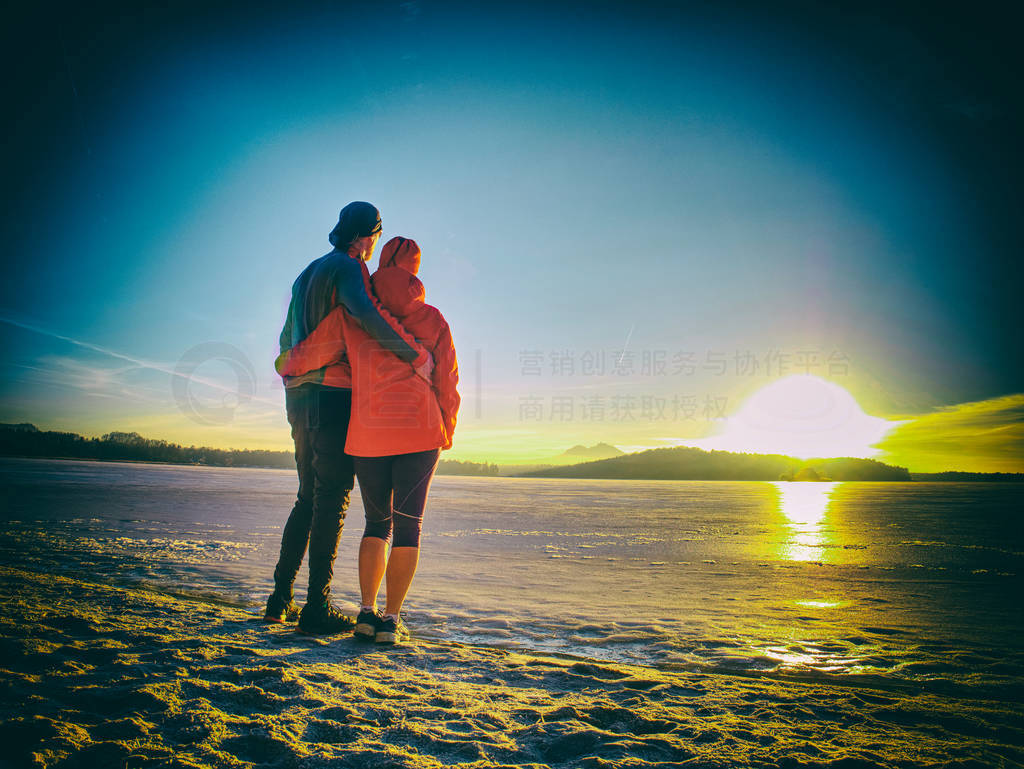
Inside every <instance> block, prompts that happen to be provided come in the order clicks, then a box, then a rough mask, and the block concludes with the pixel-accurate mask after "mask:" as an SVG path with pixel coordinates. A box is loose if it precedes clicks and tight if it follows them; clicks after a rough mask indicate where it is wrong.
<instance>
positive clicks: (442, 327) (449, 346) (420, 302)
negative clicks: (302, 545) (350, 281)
mask: <svg viewBox="0 0 1024 769" xmlns="http://www.w3.org/2000/svg"><path fill="white" fill-rule="evenodd" d="M419 265H420V249H419V246H417V245H416V243H415V241H412V240H410V239H408V238H401V237H398V238H392V239H391V240H389V241H388V242H387V243H385V244H384V248H383V249H382V250H381V255H380V266H379V267H378V268H377V271H376V272H375V273H374V274H373V275H372V277H371V278H370V282H371V284H372V286H373V290H374V293H375V294H376V295H377V298H378V299H379V300H380V302H381V304H382V305H383V306H384V307H385V309H387V310H388V311H389V312H390V313H391V314H392V315H394V316H395V317H396V318H397V319H398V320H399V321H400V322H401V324H402V325H403V326H404V327H405V329H406V330H407V331H408V332H409V333H411V334H412V335H413V336H415V337H416V339H417V340H418V341H419V342H420V343H421V344H422V345H423V346H424V347H425V348H426V349H427V350H429V351H430V353H431V355H433V358H434V371H433V374H432V376H431V382H429V383H428V382H427V381H426V380H424V379H423V378H422V377H420V376H418V375H417V374H416V373H415V371H414V370H413V369H412V368H411V367H410V366H409V364H408V363H405V362H403V361H402V360H400V359H399V358H397V357H395V355H394V354H392V353H390V352H388V351H387V350H385V349H384V347H382V346H381V345H380V343H378V342H377V341H375V340H374V339H373V338H372V337H370V335H369V334H367V333H366V332H365V331H364V330H363V329H362V327H361V326H359V324H358V323H356V321H355V320H354V319H353V318H352V317H351V316H350V315H349V314H348V313H347V312H346V311H345V308H344V307H342V306H340V305H339V306H338V307H335V308H334V309H333V310H332V311H331V312H330V313H329V314H328V315H327V317H325V318H324V319H323V320H322V321H321V322H320V324H319V325H318V326H317V327H316V328H315V329H314V330H313V331H312V333H310V334H309V336H307V337H306V338H305V339H303V340H302V342H300V343H299V344H298V345H296V346H295V347H293V348H292V349H291V350H290V351H289V354H288V356H287V360H285V361H283V362H282V364H281V365H280V366H279V368H278V372H279V373H280V374H282V375H285V376H296V375H299V374H302V373H304V372H306V371H310V370H313V369H317V368H320V367H322V366H323V365H325V363H327V362H329V361H331V360H334V359H336V358H337V355H338V351H339V350H340V349H347V350H348V359H349V363H350V364H351V366H352V415H351V418H350V420H349V426H348V439H347V442H346V444H345V451H346V453H348V454H351V455H353V456H358V457H382V456H390V455H393V454H408V453H410V452H414V451H426V450H428V449H435V448H442V449H449V448H451V447H452V435H453V433H454V432H455V422H456V418H457V416H458V411H459V403H460V400H461V399H460V397H459V393H458V390H457V389H456V387H457V385H458V382H459V367H458V362H457V360H456V358H455V345H454V343H453V341H452V335H451V329H450V328H449V327H448V323H447V322H446V321H445V319H444V316H443V315H441V312H440V310H438V309H437V308H436V307H432V306H431V305H429V304H426V303H425V301H424V298H425V295H426V291H425V289H424V287H423V283H422V282H421V281H420V279H419V278H417V277H416V274H415V273H416V272H418V271H419Z"/></svg>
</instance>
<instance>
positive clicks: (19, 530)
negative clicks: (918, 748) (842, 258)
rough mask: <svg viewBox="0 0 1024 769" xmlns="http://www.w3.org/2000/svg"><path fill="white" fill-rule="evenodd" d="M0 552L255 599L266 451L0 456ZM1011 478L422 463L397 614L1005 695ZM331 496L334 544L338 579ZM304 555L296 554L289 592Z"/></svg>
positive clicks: (261, 575) (678, 655) (1008, 687)
mask: <svg viewBox="0 0 1024 769" xmlns="http://www.w3.org/2000/svg"><path fill="white" fill-rule="evenodd" d="M0 478H2V485H3V490H4V493H3V501H2V508H0V509H2V514H0V515H2V517H0V520H2V528H0V558H2V561H3V563H4V564H6V565H9V566H14V567H16V568H20V569H26V570H30V571H34V572H37V573H59V574H64V575H69V576H74V577H76V578H79V579H86V580H90V581H93V582H97V581H99V582H107V583H113V584H121V585H140V584H141V585H145V586H148V587H150V588H155V589H157V590H160V591H163V592H167V593H170V594H175V595H184V596H192V597H197V598H200V599H203V600H208V601H216V602H225V603H230V604H238V605H244V606H248V607H252V609H253V610H254V611H257V610H260V609H261V608H262V605H263V602H264V600H265V597H266V595H267V592H268V591H269V589H270V587H271V575H272V572H273V568H274V564H275V561H276V557H277V548H278V545H279V541H280V531H281V527H282V525H283V524H284V520H285V518H286V516H287V514H288V511H289V509H290V507H291V504H292V501H293V498H294V494H295V489H296V479H295V475H294V473H293V472H290V471H283V470H260V469H232V468H208V467H179V466H167V465H149V464H133V463H99V462H85V461H73V460H30V459H4V460H0ZM1022 492H1024V488H1022V487H1021V486H1020V485H1015V484H1010V483H783V482H779V483H768V482H764V483H762V482H723V481H707V482H703V481H615V480H561V479H525V478H471V477H454V476H438V477H436V478H435V479H434V482H433V485H432V487H431V492H430V499H429V501H428V505H427V514H426V518H425V524H424V537H423V552H422V559H421V567H420V571H419V573H418V575H417V577H416V581H415V582H414V584H413V588H412V591H411V595H410V598H409V600H408V602H407V606H406V609H407V614H408V621H409V624H410V626H411V627H412V629H413V632H414V633H415V634H417V635H419V636H421V637H424V638H438V639H445V640H452V641H459V642H463V643H470V644H478V645H485V646H503V647H509V648H521V649H524V650H536V651H542V652H555V653H563V654H569V655H574V656H580V657H588V658H593V659H598V660H609V661H616V662H629V663H640V664H644V665H650V666H653V667H659V668H665V669H681V670H686V669H694V670H701V671H704V672H714V671H720V672H723V673H729V674H733V675H748V676H756V677H769V678H770V677H784V678H786V679H791V678H807V679H813V680H818V681H820V680H823V679H824V680H828V681H832V682H835V683H840V684H843V685H854V686H856V685H867V686H872V687H884V688H895V689H907V690H909V691H924V692H934V693H942V694H949V695H954V696H960V697H965V698H977V699H993V700H1003V701H1006V702H1015V701H1019V700H1020V699H1021V695H1022V694H1024V692H1022V687H1021V681H1022V674H1024V644H1022V643H1021V638H1022V636H1024V612H1021V594H1022V593H1021V587H1022V579H1021V574H1022V567H1024V563H1022V559H1024V524H1022V519H1021V513H1022V504H1021V502H1022V499H1024V493H1022ZM362 520H363V512H362V504H361V501H360V499H359V494H358V489H356V491H355V492H354V493H353V495H352V505H351V507H350V509H349V512H348V519H347V522H346V530H345V532H344V534H343V536H342V545H341V548H340V551H339V555H338V560H337V563H336V566H335V580H334V595H335V600H336V602H337V603H338V604H339V605H341V606H342V607H346V606H347V607H349V608H353V607H354V601H356V599H357V597H358V596H357V588H356V570H355V553H356V548H357V546H358V540H359V537H360V535H361V532H362ZM304 586H305V570H303V572H302V573H300V575H299V581H298V584H297V592H298V594H299V598H300V600H301V597H302V593H303V592H304Z"/></svg>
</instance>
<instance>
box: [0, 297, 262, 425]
mask: <svg viewBox="0 0 1024 769" xmlns="http://www.w3.org/2000/svg"><path fill="white" fill-rule="evenodd" d="M0 323H6V324H7V325H9V326H15V327H17V328H23V329H25V330H26V331H32V332H34V333H36V334H42V335H43V336H48V337H51V338H53V339H60V340H61V341H62V342H68V343H69V344H73V345H75V346H77V347H81V348H83V349H85V350H92V351H93V352H98V353H100V354H101V355H107V356H109V357H111V358H117V359H118V360H123V361H127V362H128V363H132V364H134V365H136V366H138V367H140V368H145V369H150V370H152V371H159V372H160V373H162V374H167V375H168V376H170V377H176V378H181V379H187V380H188V381H191V382H196V383H198V384H202V385H206V386H207V387H212V388H213V389H215V390H220V391H221V392H224V393H231V394H235V388H233V387H226V386H225V385H223V384H221V383H220V382H215V381H213V380H212V379H204V378H202V377H197V376H194V375H190V376H187V377H186V376H183V375H182V374H179V373H178V372H177V371H175V370H174V369H172V368H168V367H167V366H165V365H163V364H160V363H155V362H153V361H149V360H143V359H142V358H135V357H132V356H131V355H125V354H124V353H120V352H117V350H111V349H109V348H107V347H100V346H99V345H97V344H92V343H91V342H83V341H82V340H80V339H72V338H71V337H70V336H65V335H64V334H58V333H56V332H55V331H50V330H48V329H45V328H40V327H39V326H34V325H32V324H30V323H22V322H21V321H17V320H13V319H11V318H3V317H0ZM250 400H254V401H257V402H259V403H262V404H264V405H267V406H273V407H274V408H275V409H276V408H280V406H281V404H280V403H278V402H277V401H275V400H271V399H270V398H265V397H261V396H258V395H256V394H255V393H254V394H253V395H252V396H251V398H250Z"/></svg>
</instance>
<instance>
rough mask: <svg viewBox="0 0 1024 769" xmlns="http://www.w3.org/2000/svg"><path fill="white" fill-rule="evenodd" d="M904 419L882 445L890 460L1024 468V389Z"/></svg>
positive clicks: (924, 468)
mask: <svg viewBox="0 0 1024 769" xmlns="http://www.w3.org/2000/svg"><path fill="white" fill-rule="evenodd" d="M900 418H901V419H905V420H907V421H905V422H904V423H903V424H902V425H900V426H899V427H897V428H895V429H894V430H893V431H892V432H891V433H889V434H888V435H887V436H886V437H885V438H884V439H883V440H882V441H881V442H880V443H879V444H878V448H880V449H882V450H883V451H884V452H886V453H885V455H884V456H881V457H879V459H880V460H882V461H884V462H889V463H892V464H897V465H902V466H904V467H907V468H909V469H910V470H911V471H912V472H939V471H942V470H966V471H972V472H1024V393H1015V394H1012V395H1003V396H1000V397H997V398H989V399H987V400H983V401H973V402H970V403H959V404H956V405H952V406H942V407H940V408H939V409H937V410H936V411H934V412H932V413H929V414H921V415H916V416H915V415H910V416H905V417H900Z"/></svg>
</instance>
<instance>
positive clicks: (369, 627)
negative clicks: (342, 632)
mask: <svg viewBox="0 0 1024 769" xmlns="http://www.w3.org/2000/svg"><path fill="white" fill-rule="evenodd" d="M379 624H380V613H379V612H376V611H370V610H369V609H361V610H360V611H359V616H358V617H356V629H355V630H354V631H353V634H354V635H355V637H356V638H359V639H362V640H364V641H373V640H374V639H375V638H376V636H377V626H378V625H379Z"/></svg>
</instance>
